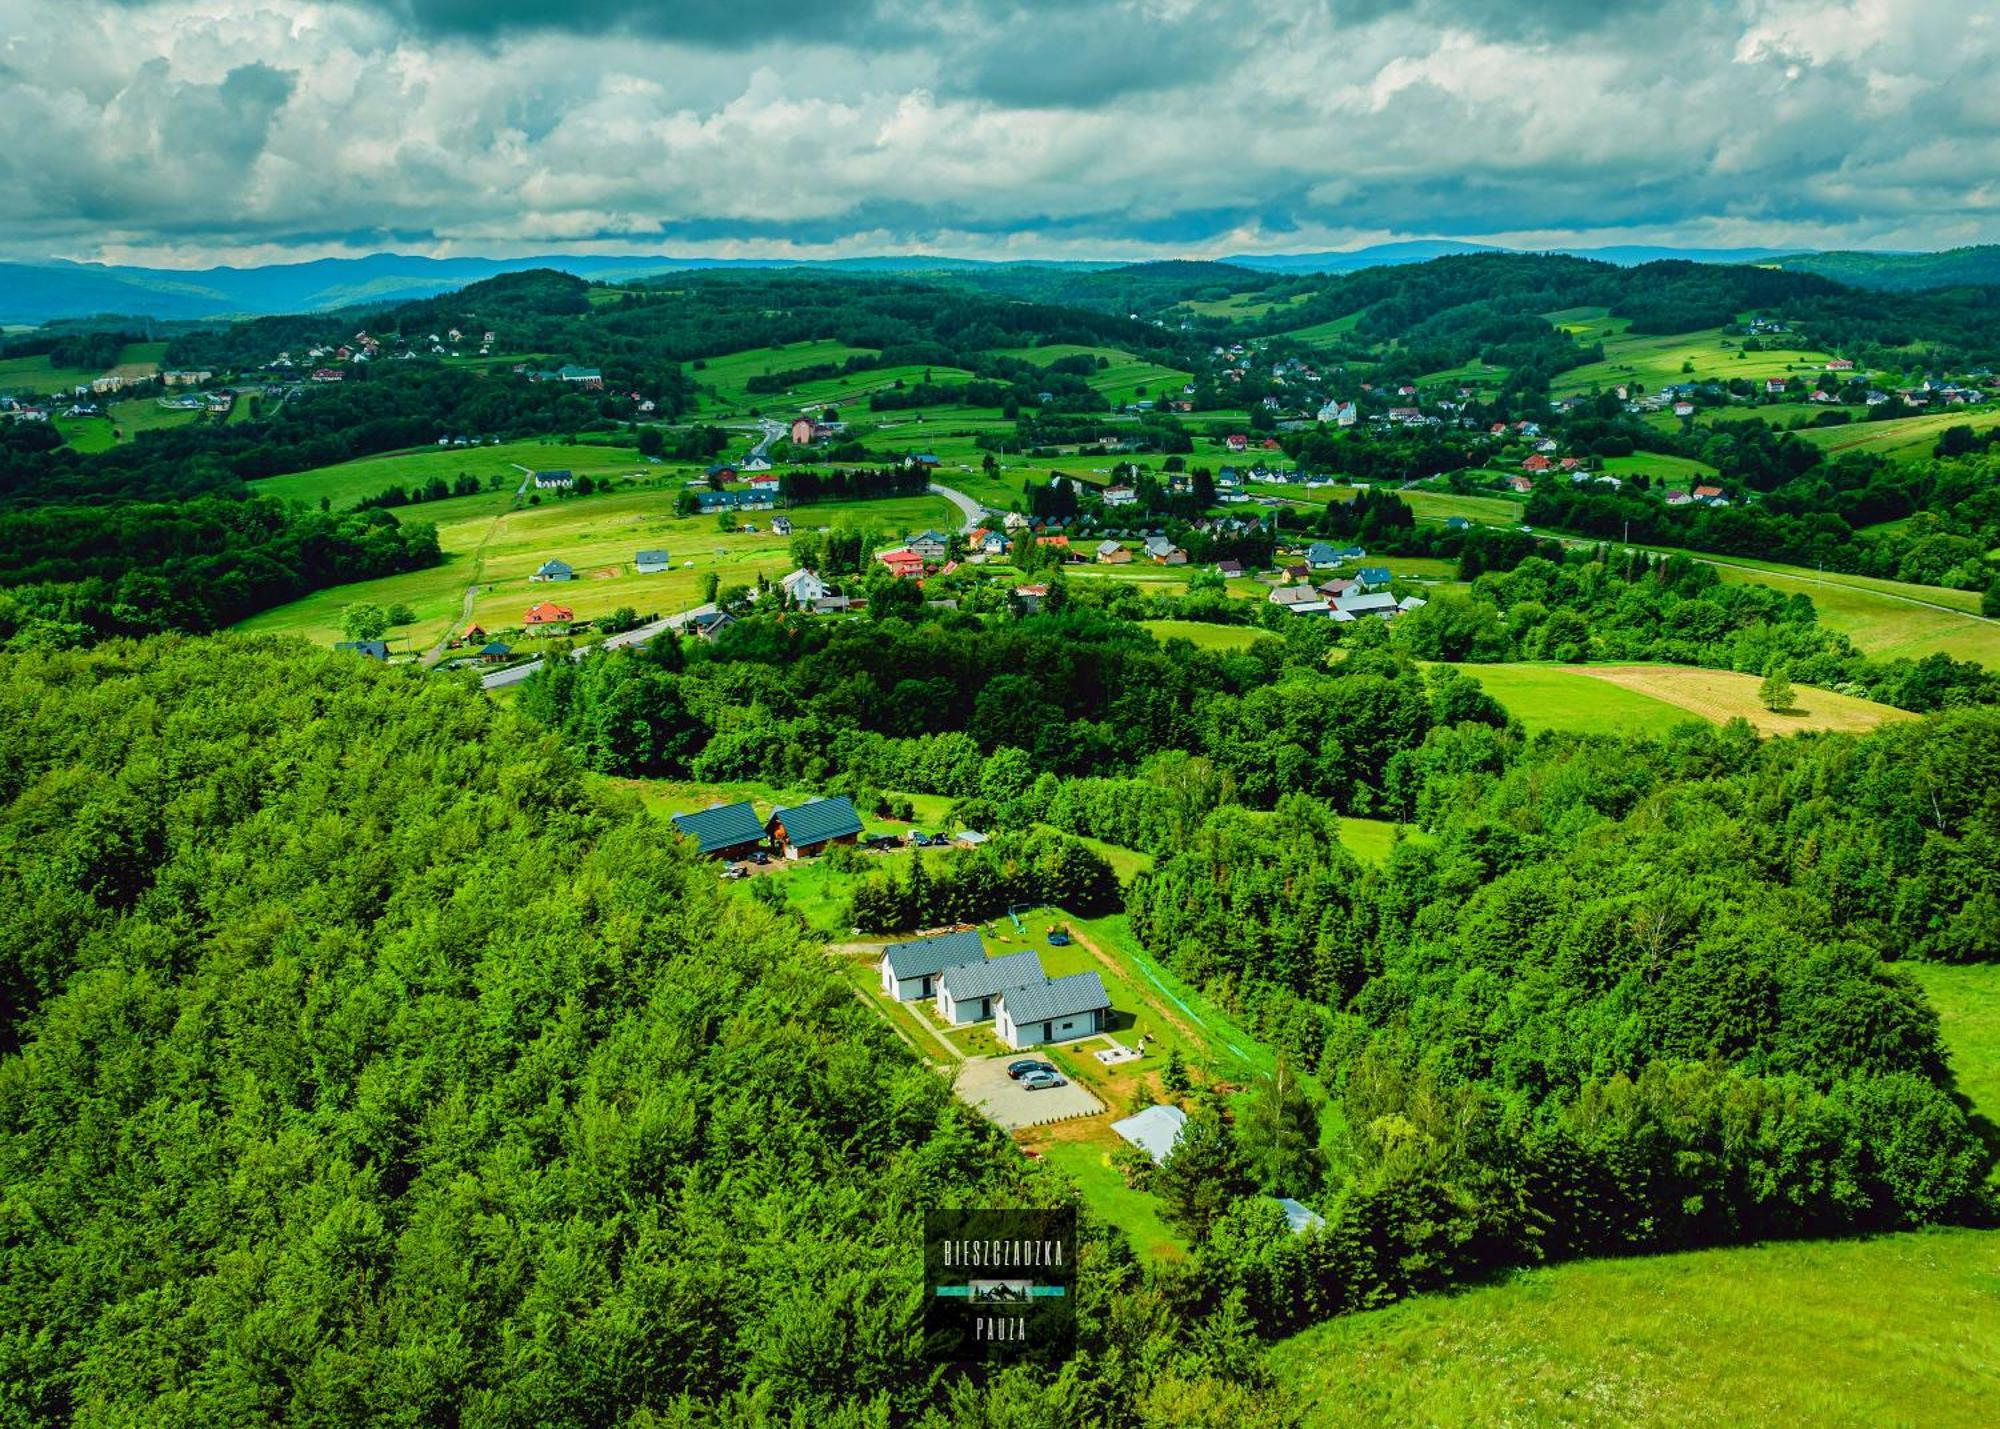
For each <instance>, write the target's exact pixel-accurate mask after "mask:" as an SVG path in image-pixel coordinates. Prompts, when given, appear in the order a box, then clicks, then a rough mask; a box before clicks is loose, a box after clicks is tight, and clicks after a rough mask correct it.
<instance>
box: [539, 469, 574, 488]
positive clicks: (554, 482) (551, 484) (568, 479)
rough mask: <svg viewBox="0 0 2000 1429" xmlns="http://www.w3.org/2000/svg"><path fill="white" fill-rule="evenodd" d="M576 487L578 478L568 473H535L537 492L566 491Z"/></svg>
mask: <svg viewBox="0 0 2000 1429" xmlns="http://www.w3.org/2000/svg"><path fill="white" fill-rule="evenodd" d="M575 485H576V478H575V477H574V476H571V475H570V474H569V473H568V472H567V471H538V472H536V473H535V489H536V490H537V491H566V490H568V489H569V488H570V487H572V486H575Z"/></svg>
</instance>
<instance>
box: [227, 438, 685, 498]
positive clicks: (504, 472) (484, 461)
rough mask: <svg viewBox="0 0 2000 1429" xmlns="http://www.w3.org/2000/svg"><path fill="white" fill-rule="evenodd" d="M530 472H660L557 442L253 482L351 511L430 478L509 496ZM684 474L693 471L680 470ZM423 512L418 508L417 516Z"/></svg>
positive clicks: (417, 452)
mask: <svg viewBox="0 0 2000 1429" xmlns="http://www.w3.org/2000/svg"><path fill="white" fill-rule="evenodd" d="M524 466H525V467H528V468H529V469H530V470H534V471H547V470H552V469H561V468H567V469H568V470H570V471H573V472H576V473H578V474H580V475H586V476H590V477H593V478H595V477H599V476H615V475H623V474H625V473H627V472H644V473H646V474H648V475H656V474H658V473H659V472H660V471H662V470H665V469H666V468H663V467H653V466H649V465H648V464H647V463H646V461H645V459H644V458H643V457H641V456H640V455H639V454H638V453H637V452H636V451H634V450H632V449H631V448H630V447H595V446H583V445H565V444H563V443H560V442H537V441H524V442H503V443H501V444H500V445H498V446H485V447H417V448H414V449H412V450H409V451H402V452H391V453H389V454H387V455H385V456H373V457H363V458H361V459H360V460H359V461H347V462H342V463H340V465H338V466H322V467H315V468H314V469H312V470H311V471H300V472H293V473H292V474H290V475H288V476H270V477H265V478H264V479H263V480H262V481H259V482H256V483H254V489H255V490H256V492H257V494H258V495H260V496H275V497H278V498H279V499H280V500H284V501H303V502H305V503H306V504H307V505H309V506H313V505H318V504H319V500H320V498H321V497H326V498H327V499H329V500H330V501H332V502H333V504H334V507H335V508H336V509H338V508H340V507H343V506H351V505H353V504H354V503H355V502H356V501H359V500H361V499H362V498H363V497H367V496H377V495H380V494H381V493H382V492H383V491H385V490H387V489H388V488H389V487H391V486H401V487H404V488H405V489H407V488H409V487H411V486H421V485H422V484H423V483H424V482H426V481H428V480H430V479H431V478H432V477H434V476H436V477H442V478H443V479H444V480H445V481H447V482H449V481H452V480H455V479H456V478H458V477H460V476H465V475H471V476H476V477H478V478H479V479H480V481H482V482H484V481H486V480H488V479H489V478H491V477H496V476H497V477H499V478H500V480H501V481H502V483H503V486H502V488H501V489H502V490H503V491H506V492H510V493H511V492H512V491H514V490H515V489H516V488H517V487H519V486H520V484H521V477H522V471H521V468H522V467H524ZM686 470H687V472H688V473H689V474H692V473H694V472H696V471H698V470H699V468H696V467H692V466H690V467H688V468H686ZM424 509H427V508H418V510H419V511H421V510H424Z"/></svg>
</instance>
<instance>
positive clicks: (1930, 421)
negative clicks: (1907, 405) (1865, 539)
mask: <svg viewBox="0 0 2000 1429" xmlns="http://www.w3.org/2000/svg"><path fill="white" fill-rule="evenodd" d="M1993 426H2000V409H1995V408H1991V407H1988V408H1982V409H1979V410H1976V411H1970V412H1968V411H1966V410H1965V409H1964V408H1962V407H1960V408H1952V409H1948V410H1946V411H1943V412H1927V413H1925V414H1924V415H1923V416H1921V417H1898V418H1896V419H1895V420H1894V421H1888V422H1850V423H1849V424H1848V425H1846V426H1844V427H1808V428H1806V429H1805V430H1803V431H1801V432H1800V433H1799V435H1800V436H1801V437H1802V438H1804V439H1805V440H1806V441H1809V442H1811V443H1812V444H1813V445H1814V446H1817V447H1819V448H1820V449H1821V450H1822V451H1824V452H1825V453H1826V454H1827V455H1828V456H1829V457H1835V456H1842V455H1845V454H1846V453H1849V452H1870V453H1873V454H1874V455H1876V456H1883V457H1888V458H1890V459H1892V460H1895V461H1923V460H1927V459H1928V458H1929V457H1930V454H1931V448H1932V447H1934V446H1936V445H1937V439H1938V436H1939V434H1940V433H1942V432H1943V431H1944V429H1945V428H1946V427H1971V428H1972V429H1973V430H1974V431H1975V432H1980V431H1985V430H1986V429H1987V428H1989V427H1993Z"/></svg>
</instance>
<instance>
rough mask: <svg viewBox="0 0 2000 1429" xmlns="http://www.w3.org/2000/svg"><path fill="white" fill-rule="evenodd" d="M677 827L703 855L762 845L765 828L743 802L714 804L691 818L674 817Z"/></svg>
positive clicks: (676, 815) (745, 802) (755, 814)
mask: <svg viewBox="0 0 2000 1429" xmlns="http://www.w3.org/2000/svg"><path fill="white" fill-rule="evenodd" d="M674 827H675V828H677V829H679V830H680V831H681V832H682V833H684V834H686V835H687V836H688V837H689V838H691V839H693V840H694V841H695V842H696V844H698V845H699V846H700V848H701V851H702V852H703V853H714V852H715V851H716V850H717V849H719V848H734V847H735V846H736V845H738V844H754V843H760V842H762V840H763V838H764V825H763V824H762V823H760V822H759V821H758V818H757V811H756V810H755V809H753V808H751V807H750V801H749V800H748V799H744V800H742V801H740V802H738V803H734V804H715V805H712V806H710V807H709V808H706V809H700V810H697V811H696V812H694V813H692V814H675V815H674Z"/></svg>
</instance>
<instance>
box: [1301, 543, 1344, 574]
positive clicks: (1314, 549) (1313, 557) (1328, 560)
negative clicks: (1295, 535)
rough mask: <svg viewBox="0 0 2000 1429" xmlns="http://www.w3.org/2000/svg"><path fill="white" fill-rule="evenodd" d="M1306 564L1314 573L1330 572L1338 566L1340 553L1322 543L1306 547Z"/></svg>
mask: <svg viewBox="0 0 2000 1429" xmlns="http://www.w3.org/2000/svg"><path fill="white" fill-rule="evenodd" d="M1306 564H1307V565H1308V566H1310V567H1311V568H1312V569H1314V570H1316V571H1330V570H1332V569H1333V568H1334V567H1335V566H1337V565H1339V564H1340V552H1338V551H1336V550H1334V548H1333V547H1332V546H1329V545H1328V544H1327V543H1326V542H1324V541H1315V542H1313V543H1312V544H1311V545H1310V546H1308V547H1306Z"/></svg>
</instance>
